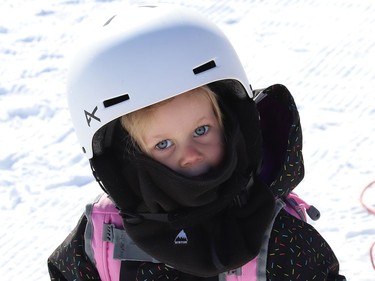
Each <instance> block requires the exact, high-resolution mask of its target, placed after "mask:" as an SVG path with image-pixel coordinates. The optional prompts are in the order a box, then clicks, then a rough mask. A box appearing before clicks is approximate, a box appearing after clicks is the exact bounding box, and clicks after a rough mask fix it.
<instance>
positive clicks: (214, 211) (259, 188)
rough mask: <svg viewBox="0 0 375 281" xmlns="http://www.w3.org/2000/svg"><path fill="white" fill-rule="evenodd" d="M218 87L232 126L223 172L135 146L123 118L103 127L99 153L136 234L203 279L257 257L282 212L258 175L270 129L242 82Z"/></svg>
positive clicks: (151, 250)
mask: <svg viewBox="0 0 375 281" xmlns="http://www.w3.org/2000/svg"><path fill="white" fill-rule="evenodd" d="M210 86H211V88H212V89H213V90H214V91H215V92H216V93H217V94H218V95H219V98H220V101H219V103H220V105H221V109H222V111H223V113H224V123H225V132H226V134H225V139H226V156H225V161H224V163H223V165H222V166H221V167H220V168H218V169H217V170H215V171H212V172H210V173H208V174H206V175H204V176H200V177H198V178H196V177H194V178H189V177H185V176H183V175H180V174H178V173H176V172H174V171H173V170H171V169H169V168H168V167H166V166H164V165H162V164H160V163H158V162H157V161H154V160H153V159H151V158H150V157H148V156H147V155H145V154H143V153H142V152H141V151H140V150H139V148H138V147H135V146H134V145H133V143H132V141H131V140H130V137H129V136H128V134H127V132H126V131H125V130H124V129H123V128H122V127H121V125H120V123H119V121H118V120H115V121H113V122H112V124H109V125H108V126H107V127H105V128H103V129H102V130H101V131H99V132H98V135H97V136H96V141H95V142H94V151H96V152H97V153H96V155H95V157H93V158H92V159H91V165H92V168H93V171H94V173H95V175H96V177H97V179H98V180H100V182H101V184H102V185H103V188H104V189H105V191H106V192H107V193H108V194H109V196H110V197H111V199H112V200H113V201H114V203H115V204H116V206H117V208H118V209H119V211H120V214H121V216H122V217H123V222H124V227H125V229H126V231H127V233H128V235H129V236H130V237H131V238H132V240H134V242H135V243H136V244H137V245H138V246H139V247H140V248H141V249H143V250H144V251H145V252H146V253H148V254H150V255H151V256H153V257H154V258H155V259H157V260H159V261H160V262H162V263H166V264H168V265H170V266H172V267H174V268H176V269H178V270H180V271H182V272H185V273H189V274H193V275H196V276H202V277H208V276H215V275H217V274H219V273H221V272H225V271H228V270H231V269H233V268H238V267H240V266H242V265H244V264H245V263H247V262H248V261H250V260H251V259H253V258H254V257H255V256H257V255H258V252H259V250H260V247H261V241H262V237H263V234H264V232H265V230H266V229H267V227H268V225H269V223H270V221H271V218H272V215H273V210H274V197H273V195H272V193H271V192H270V190H269V188H268V187H267V186H266V185H264V184H263V183H262V182H261V181H260V180H259V179H258V170H259V167H260V163H261V152H262V141H261V138H262V134H261V130H260V123H259V115H258V112H257V110H256V106H255V103H254V101H253V100H252V99H250V98H249V97H248V96H247V95H246V93H243V92H240V93H238V92H239V91H244V90H243V88H241V86H239V85H238V84H236V83H234V82H231V81H226V82H219V83H214V84H212V85H210ZM233 91H236V94H233Z"/></svg>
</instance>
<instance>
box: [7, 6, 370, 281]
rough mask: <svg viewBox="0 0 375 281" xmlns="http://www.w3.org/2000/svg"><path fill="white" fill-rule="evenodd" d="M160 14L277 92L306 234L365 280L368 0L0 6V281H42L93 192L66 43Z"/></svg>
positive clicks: (367, 262)
mask: <svg viewBox="0 0 375 281" xmlns="http://www.w3.org/2000/svg"><path fill="white" fill-rule="evenodd" d="M166 2H170V3H176V4H180V5H183V6H187V7H191V8H193V9H197V10H199V11H201V12H202V13H203V14H205V15H206V16H207V17H208V18H210V19H211V20H213V21H215V22H216V23H217V24H218V25H219V26H220V27H221V28H222V29H223V30H224V31H225V32H226V33H227V35H228V36H229V37H230V39H231V40H232V42H233V44H234V45H235V47H236V49H237V50H238V53H239V55H240V57H241V59H242V60H243V63H244V65H245V67H246V70H247V72H248V76H249V80H250V81H251V83H252V85H253V87H254V88H260V87H265V86H268V85H271V84H274V83H283V84H285V85H287V86H288V88H289V89H290V90H291V92H292V93H293V95H294V97H295V100H296V102H297V104H298V106H299V109H300V114H301V119H302V126H303V129H304V155H305V164H306V177H305V180H304V181H303V182H302V183H301V185H300V186H299V187H298V188H297V192H298V193H299V194H300V195H302V196H303V198H304V199H306V200H307V201H308V202H309V203H310V204H314V205H315V206H316V207H318V208H319V209H320V211H321V212H322V218H321V219H320V220H319V221H318V222H314V223H313V224H314V226H315V227H316V228H317V229H318V230H319V231H320V232H321V233H322V234H323V236H324V237H325V238H326V239H327V240H328V242H329V243H330V244H331V246H332V247H333V249H334V250H335V252H336V254H337V256H338V258H339V260H340V262H341V267H342V272H343V273H344V274H346V275H347V277H348V278H349V280H363V281H365V280H368V281H369V280H375V271H374V270H373V269H372V267H371V264H370V259H369V254H368V251H369V247H370V245H371V243H372V242H373V241H375V216H371V215H370V214H368V213H367V212H366V211H365V210H364V209H363V208H362V207H361V205H360V204H359V200H358V199H359V195H360V193H361V191H362V189H363V188H364V186H365V185H366V184H367V183H369V182H370V181H372V180H374V179H375V173H374V171H375V161H374V160H373V158H374V155H375V153H374V152H375V151H374V146H375V143H374V133H375V94H374V90H375V67H374V64H375V36H374V30H375V17H374V15H375V2H374V1H373V0H350V1H349V0H325V1H319V0H306V1H302V0H301V1H298V0H290V1H287V0H275V1H271V0H269V1H267V0H266V1H262V0H253V1H247V0H242V1H241V0H225V1H218V0H191V1H182V0H181V1H172V0H171V1H162V0H160V1H135V0H133V1H131V0H128V1H110V0H107V1H105V0H101V1H100V0H97V1H93V0H91V1H89V0H86V1H85V0H60V1H57V0H55V1H50V0H34V1H31V0H30V1H27V0H2V1H1V3H0V131H1V137H0V196H1V201H0V225H1V230H0V232H1V233H0V234H1V235H0V253H1V256H0V276H1V277H0V278H1V280H7V281H11V280H48V273H47V267H46V259H47V257H48V256H49V254H50V253H51V252H52V251H53V250H54V248H55V247H57V245H58V244H59V243H60V242H61V241H62V239H63V238H64V237H65V236H66V235H67V234H68V233H69V231H70V230H71V229H72V228H73V227H74V225H75V223H76V222H77V220H78V218H79V216H80V215H81V213H82V211H83V209H84V206H85V204H86V202H88V201H89V200H90V199H92V198H93V197H95V196H96V194H97V193H99V192H100V188H99V187H98V186H97V185H96V183H95V182H93V178H92V176H91V174H90V168H89V166H88V162H87V160H86V159H85V158H84V155H83V154H82V153H81V151H80V146H79V145H78V143H77V140H76V136H75V134H74V130H73V128H72V124H71V121H70V119H69V118H70V117H69V114H68V111H67V103H66V99H65V83H66V73H67V65H68V59H69V54H70V53H71V51H73V44H74V42H75V41H76V40H77V39H78V38H79V34H80V32H83V30H91V29H92V26H93V25H96V24H98V25H100V24H101V23H103V22H105V20H106V19H107V18H109V17H110V16H111V15H113V14H114V13H116V11H118V10H119V9H126V7H127V6H128V5H137V4H155V3H166ZM374 194H375V192H373V191H371V192H369V193H368V196H367V200H368V203H369V204H372V206H374V204H375V200H374V198H375V196H374Z"/></svg>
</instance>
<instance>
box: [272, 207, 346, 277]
mask: <svg viewBox="0 0 375 281" xmlns="http://www.w3.org/2000/svg"><path fill="white" fill-rule="evenodd" d="M338 272H339V263H338V261H337V258H336V256H335V254H334V253H333V251H332V249H331V248H330V246H329V245H328V243H327V242H326V241H325V240H324V238H323V237H322V236H321V235H320V234H319V233H318V232H317V231H316V230H315V228H314V227H313V226H311V225H310V224H308V223H306V222H304V221H301V220H299V219H296V218H295V217H293V216H292V215H290V214H289V213H287V212H286V211H284V210H282V211H281V212H280V214H279V215H278V216H277V217H276V220H275V222H274V225H273V230H272V232H271V237H270V240H269V244H268V259H267V280H268V281H284V280H285V281H289V280H322V281H324V280H332V281H333V280H345V279H342V278H343V276H340V275H339V274H338Z"/></svg>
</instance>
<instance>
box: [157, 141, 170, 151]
mask: <svg viewBox="0 0 375 281" xmlns="http://www.w3.org/2000/svg"><path fill="white" fill-rule="evenodd" d="M171 145H172V142H171V141H170V140H162V141H161V142H159V143H157V144H156V145H155V148H156V149H166V148H168V147H170V146H171Z"/></svg>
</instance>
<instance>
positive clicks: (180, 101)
mask: <svg viewBox="0 0 375 281" xmlns="http://www.w3.org/2000/svg"><path fill="white" fill-rule="evenodd" d="M198 91H202V90H198ZM144 132H145V133H144V135H143V136H142V139H143V141H144V144H145V149H146V150H147V152H148V153H149V155H150V156H151V157H152V158H154V159H155V160H157V161H159V162H160V163H162V164H164V165H166V166H168V167H169V168H171V169H172V170H174V171H176V172H178V173H180V174H183V175H185V176H198V175H202V174H204V173H206V172H208V170H209V169H211V168H214V167H216V166H218V165H219V164H220V162H221V160H222V158H223V155H224V143H223V132H222V129H221V127H220V125H219V123H218V120H217V117H216V115H215V113H214V110H213V107H212V103H211V101H210V100H209V98H208V97H207V96H206V95H205V94H201V93H193V94H191V93H185V94H182V95H179V96H177V97H175V98H174V99H172V100H171V101H170V102H167V103H165V104H163V105H161V106H159V107H156V108H155V109H154V111H153V113H152V117H151V118H149V120H148V122H147V124H146V127H145V130H144Z"/></svg>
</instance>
